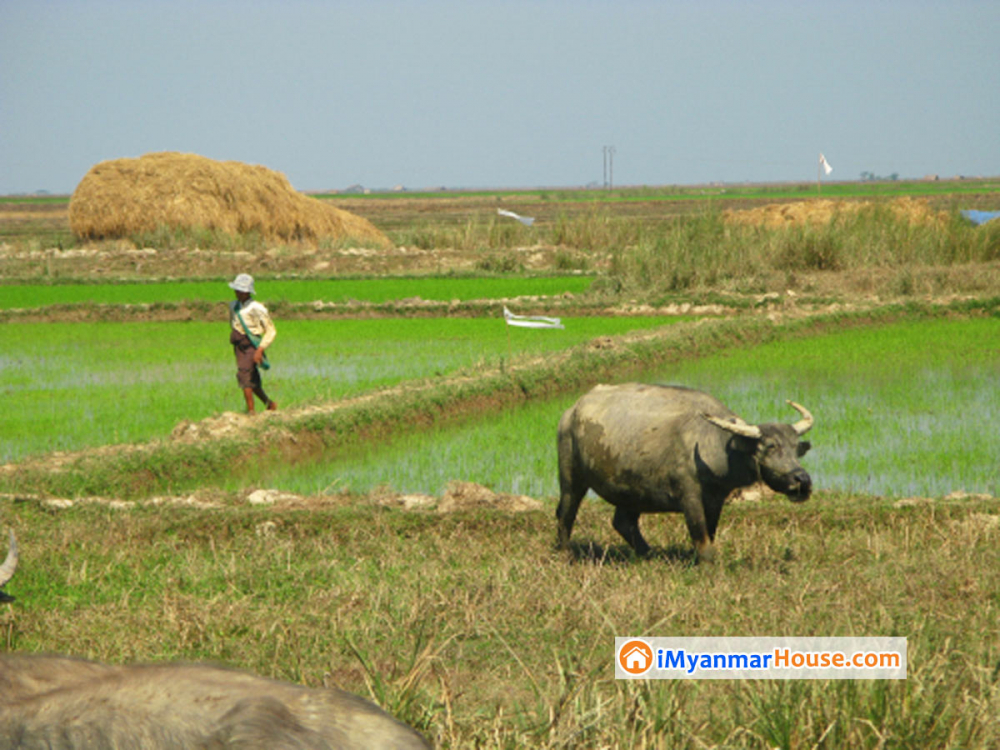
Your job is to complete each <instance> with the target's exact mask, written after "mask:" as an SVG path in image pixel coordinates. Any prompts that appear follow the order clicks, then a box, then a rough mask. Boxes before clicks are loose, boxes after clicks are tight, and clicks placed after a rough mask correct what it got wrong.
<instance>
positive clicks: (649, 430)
mask: <svg viewBox="0 0 1000 750" xmlns="http://www.w3.org/2000/svg"><path fill="white" fill-rule="evenodd" d="M788 403H789V404H790V405H791V406H792V407H793V408H794V409H796V410H797V411H798V412H799V414H800V415H801V417H802V418H801V419H800V420H799V421H798V422H796V423H795V424H761V425H753V424H747V423H746V422H744V421H743V420H742V419H741V418H740V417H738V416H737V415H736V414H734V413H733V412H732V411H730V410H729V409H728V408H726V407H725V406H724V405H723V404H722V403H721V402H719V401H718V400H717V399H715V398H713V397H712V396H710V395H708V394H707V393H702V392H700V391H695V390H692V389H690V388H683V387H679V386H660V385H644V384H640V383H627V384H624V385H599V386H597V387H595V388H594V389H593V390H591V391H590V392H589V393H587V394H586V395H584V396H582V397H581V398H580V400H579V401H577V402H576V404H575V405H574V406H572V407H571V408H570V409H569V410H567V411H566V412H565V413H564V414H563V416H562V419H561V420H560V421H559V491H560V497H559V507H558V508H557V509H556V519H557V521H558V528H559V537H558V543H559V546H560V547H563V548H566V547H568V546H569V538H570V534H571V533H572V531H573V522H574V521H575V520H576V514H577V510H578V509H579V507H580V501H581V500H582V499H583V497H584V495H585V494H586V493H587V490H588V489H592V490H593V491H594V492H596V493H597V494H598V495H600V496H601V497H602V498H604V499H605V500H607V501H608V502H609V503H611V504H612V505H614V506H615V514H614V519H613V520H612V525H613V526H614V528H615V530H616V531H617V532H618V533H619V534H621V535H622V536H623V537H624V538H625V541H627V542H628V543H629V545H631V547H632V548H633V549H634V550H635V551H636V553H637V554H639V555H645V554H647V553H648V552H649V545H648V544H646V540H645V539H643V538H642V534H641V533H640V532H639V516H640V515H641V514H643V513H671V512H672V513H683V514H684V520H685V522H686V523H687V527H688V532H689V533H690V534H691V539H692V541H693V542H694V546H695V549H696V550H697V553H698V558H699V559H701V560H710V559H711V558H712V557H713V555H714V548H713V541H714V539H715V528H716V526H717V524H718V522H719V514H720V513H721V512H722V505H723V503H724V502H725V500H726V497H727V496H728V495H729V493H730V492H732V491H733V490H734V489H737V488H739V487H747V486H749V485H751V484H753V483H754V482H756V481H758V480H761V479H762V480H764V483H765V484H767V485H768V486H769V487H770V488H771V489H773V490H775V491H777V492H781V493H783V494H785V495H787V496H788V497H789V498H790V499H792V500H793V501H795V502H801V501H803V500H805V499H806V498H808V497H809V493H810V491H811V489H812V480H811V479H810V477H809V474H808V473H807V472H806V471H805V469H803V468H802V466H801V465H800V464H799V458H800V457H801V456H803V455H804V454H805V453H806V451H808V450H809V447H810V446H809V443H808V442H806V441H802V440H800V439H799V438H800V436H801V435H803V434H804V433H805V432H807V431H808V430H809V428H811V427H812V425H813V417H812V415H811V414H810V413H809V412H808V410H806V409H805V407H803V406H800V405H799V404H796V403H794V402H791V401H789V402H788Z"/></svg>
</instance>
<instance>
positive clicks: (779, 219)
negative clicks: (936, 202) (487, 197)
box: [722, 197, 948, 229]
mask: <svg viewBox="0 0 1000 750" xmlns="http://www.w3.org/2000/svg"><path fill="white" fill-rule="evenodd" d="M875 205H876V204H874V203H872V202H871V201H839V200H804V201H796V202H794V203H772V204H770V205H767V206H760V207H759V208H751V209H746V210H742V211H740V210H734V209H730V210H727V211H723V213H722V215H723V218H724V219H725V221H726V222H728V223H730V224H742V225H745V226H763V227H768V228H770V229H778V228H781V227H791V226H802V225H803V224H809V225H812V226H820V225H823V224H829V223H830V222H831V221H833V219H834V218H835V217H837V216H838V215H850V214H855V213H858V212H859V211H863V210H865V209H870V208H872V207H874V206H875ZM888 206H889V209H890V210H891V211H892V213H893V215H894V216H895V217H896V219H898V220H899V221H908V222H910V223H912V224H933V223H944V222H946V221H947V220H948V214H946V213H945V212H943V211H935V210H934V209H932V208H931V207H930V206H929V205H928V203H927V201H925V200H918V199H915V198H909V197H902V198H896V199H895V200H893V201H891V202H889V204H888Z"/></svg>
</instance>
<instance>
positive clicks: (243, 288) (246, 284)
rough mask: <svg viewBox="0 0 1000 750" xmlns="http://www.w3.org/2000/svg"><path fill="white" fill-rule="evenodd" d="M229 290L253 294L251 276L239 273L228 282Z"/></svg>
mask: <svg viewBox="0 0 1000 750" xmlns="http://www.w3.org/2000/svg"><path fill="white" fill-rule="evenodd" d="M229 288H230V289H234V290H235V291H237V292H249V293H250V294H253V276H251V275H250V274H248V273H241V274H240V275H239V276H237V277H236V278H235V279H233V280H232V281H230V282H229Z"/></svg>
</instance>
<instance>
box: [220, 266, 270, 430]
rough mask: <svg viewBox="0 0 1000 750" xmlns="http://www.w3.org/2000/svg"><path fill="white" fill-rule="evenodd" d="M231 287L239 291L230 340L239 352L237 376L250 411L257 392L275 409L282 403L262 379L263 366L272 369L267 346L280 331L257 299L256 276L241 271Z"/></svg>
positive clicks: (231, 315)
mask: <svg viewBox="0 0 1000 750" xmlns="http://www.w3.org/2000/svg"><path fill="white" fill-rule="evenodd" d="M229 288H230V289H232V290H233V291H234V292H236V299H235V300H233V301H232V302H230V303H229V343H230V344H232V345H233V352H234V353H235V354H236V380H237V382H238V383H239V384H240V388H242V389H243V397H244V398H245V399H246V402H247V414H253V413H254V400H253V397H254V394H256V396H257V398H259V399H260V400H261V401H262V402H264V404H265V405H266V406H267V410H268V411H274V410H275V409H277V408H278V404H277V403H275V402H274V401H272V400H271V399H270V398H268V396H267V394H266V393H264V386H263V384H262V383H261V379H260V368H263V369H265V370H266V369H268V368H269V367H270V365H269V364H268V362H267V355H266V354H265V353H264V352H265V350H266V349H267V347H269V346H270V345H271V342H273V341H274V337H275V336H276V335H277V334H278V331H277V330H276V329H275V327H274V323H273V322H272V321H271V315H270V314H269V313H268V311H267V308H266V307H264V306H263V305H262V304H261V303H260V302H258V301H257V300H255V299H251V297H252V296H253V293H254V289H253V276H251V275H250V274H248V273H241V274H240V275H239V276H237V277H236V278H235V279H233V280H232V281H230V282H229Z"/></svg>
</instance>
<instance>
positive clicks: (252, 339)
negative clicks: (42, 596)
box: [233, 303, 260, 349]
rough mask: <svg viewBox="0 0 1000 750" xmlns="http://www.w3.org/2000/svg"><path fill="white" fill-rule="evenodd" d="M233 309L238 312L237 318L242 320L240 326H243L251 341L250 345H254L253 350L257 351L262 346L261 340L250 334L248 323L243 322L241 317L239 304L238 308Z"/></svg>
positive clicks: (237, 304)
mask: <svg viewBox="0 0 1000 750" xmlns="http://www.w3.org/2000/svg"><path fill="white" fill-rule="evenodd" d="M233 309H234V310H235V312H236V317H237V318H239V319H240V325H241V326H243V332H244V333H246V335H247V338H248V339H250V343H251V344H253V348H254V349H256V348H257V347H258V346H260V339H259V338H257V337H256V336H254V335H253V334H252V333H250V329H249V328H247V322H246V321H245V320H243V316H242V315H240V308H239V303H236V307H234V308H233Z"/></svg>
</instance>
